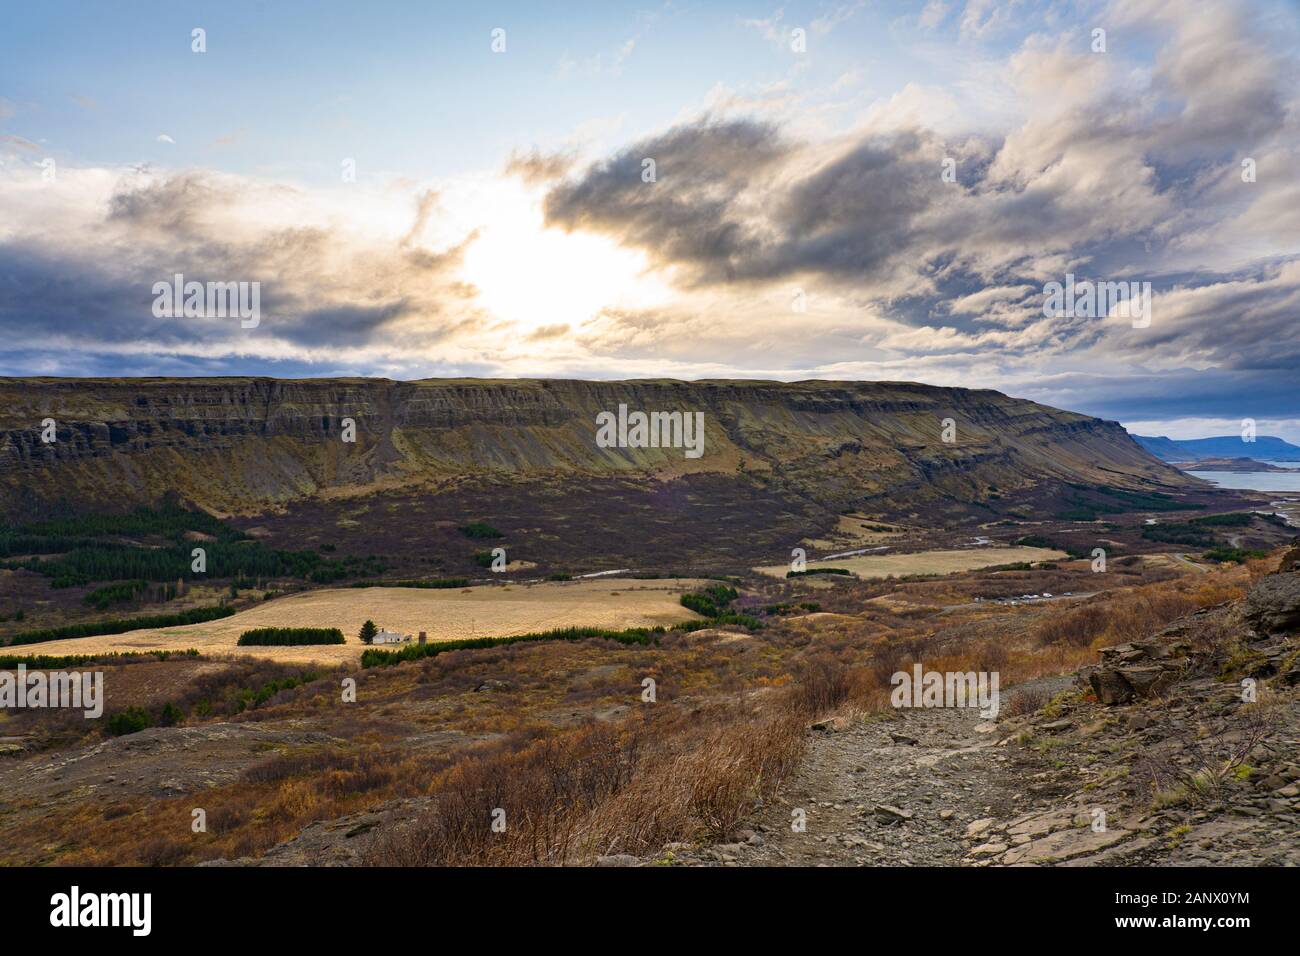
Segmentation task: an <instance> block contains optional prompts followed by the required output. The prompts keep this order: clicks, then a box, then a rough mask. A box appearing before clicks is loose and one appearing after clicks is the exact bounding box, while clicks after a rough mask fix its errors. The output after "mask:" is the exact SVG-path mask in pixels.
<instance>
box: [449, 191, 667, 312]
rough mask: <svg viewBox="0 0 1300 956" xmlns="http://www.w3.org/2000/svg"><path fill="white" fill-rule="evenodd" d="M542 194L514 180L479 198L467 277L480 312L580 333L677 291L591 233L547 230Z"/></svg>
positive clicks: (642, 261)
mask: <svg viewBox="0 0 1300 956" xmlns="http://www.w3.org/2000/svg"><path fill="white" fill-rule="evenodd" d="M540 199H541V195H540V194H539V193H538V192H536V191H534V190H532V189H529V188H528V187H526V186H524V185H522V184H519V183H516V182H514V181H513V180H503V181H500V182H498V183H495V184H493V186H492V187H491V188H490V189H486V190H484V191H482V192H481V193H480V194H479V201H480V202H481V203H482V205H480V206H479V207H478V209H477V213H478V215H479V217H480V218H479V225H478V227H477V228H478V236H477V238H476V239H475V240H474V241H473V242H472V243H471V244H470V246H469V248H468V249H467V250H466V253H465V261H464V267H463V275H464V278H465V280H466V281H467V282H469V283H471V284H472V285H473V286H474V287H475V288H476V289H477V290H478V295H477V301H478V303H479V305H481V306H482V307H483V308H485V309H486V310H488V311H489V312H491V313H492V314H493V315H494V316H495V317H497V318H499V319H501V320H503V321H507V322H513V323H516V324H518V325H519V326H521V327H523V328H525V329H528V330H533V329H537V328H542V327H553V326H556V325H561V324H569V325H573V326H577V325H579V324H581V323H583V322H586V321H587V320H589V319H592V318H594V317H596V316H597V315H599V314H600V312H601V311H602V310H604V309H610V308H637V309H644V308H651V307H653V306H655V305H658V304H661V303H663V302H666V301H668V300H669V299H670V298H671V292H670V290H669V288H668V286H667V284H666V283H665V282H664V281H663V280H662V279H661V278H659V277H658V276H657V275H655V274H652V273H650V272H648V271H647V264H646V257H645V255H644V254H643V253H641V252H637V251H633V250H629V249H625V248H622V247H620V246H619V245H618V244H617V243H615V242H614V241H613V240H611V239H608V238H606V237H604V236H598V235H593V234H591V233H586V232H581V231H576V230H575V231H572V232H566V231H565V230H563V229H558V228H546V227H545V226H544V224H543V215H542V210H541V206H540Z"/></svg>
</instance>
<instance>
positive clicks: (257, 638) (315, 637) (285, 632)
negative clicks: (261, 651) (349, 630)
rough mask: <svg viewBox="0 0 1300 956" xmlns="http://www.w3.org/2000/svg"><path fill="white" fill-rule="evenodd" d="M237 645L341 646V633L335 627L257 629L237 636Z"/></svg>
mask: <svg viewBox="0 0 1300 956" xmlns="http://www.w3.org/2000/svg"><path fill="white" fill-rule="evenodd" d="M366 623H367V624H369V623H370V622H369V621H367V622H366ZM371 626H372V627H373V626H374V625H371ZM362 630H364V628H363V629H362ZM238 643H239V646H240V647H251V646H269V647H282V646H289V645H296V644H342V643H343V632H342V631H340V630H339V629H338V628H337V627H258V628H254V629H253V630H251V631H245V632H244V633H243V634H241V635H239V641H238ZM366 643H369V642H366Z"/></svg>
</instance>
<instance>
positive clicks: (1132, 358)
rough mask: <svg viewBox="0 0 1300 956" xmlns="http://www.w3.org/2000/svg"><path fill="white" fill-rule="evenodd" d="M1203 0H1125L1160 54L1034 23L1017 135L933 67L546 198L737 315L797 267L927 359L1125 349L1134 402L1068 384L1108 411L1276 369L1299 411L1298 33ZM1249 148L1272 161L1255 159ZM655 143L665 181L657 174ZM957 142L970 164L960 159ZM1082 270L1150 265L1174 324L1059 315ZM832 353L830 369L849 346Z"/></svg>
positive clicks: (1067, 358)
mask: <svg viewBox="0 0 1300 956" xmlns="http://www.w3.org/2000/svg"><path fill="white" fill-rule="evenodd" d="M1015 8H1016V4H1010V5H994V4H991V3H982V2H972V3H969V4H967V6H966V9H965V11H964V13H963V18H964V19H963V22H964V24H965V31H966V32H967V33H968V34H970V35H971V36H972V37H975V38H978V37H979V36H982V35H987V34H991V33H995V32H998V31H1000V30H1002V29H1003V28H1004V27H1007V26H1009V22H1008V17H1009V16H1010V15H1011V13H1012V12H1014V10H1015ZM1196 9H1200V8H1199V7H1198V8H1196ZM1191 11H1192V7H1191V6H1187V5H1181V4H1177V3H1174V4H1167V3H1160V4H1155V3H1150V4H1144V3H1138V4H1135V5H1131V6H1130V5H1123V8H1122V20H1117V22H1122V23H1123V24H1125V29H1126V30H1127V29H1133V30H1138V29H1141V30H1144V31H1150V33H1151V34H1152V35H1154V36H1156V37H1158V38H1159V41H1158V44H1157V51H1156V54H1155V57H1154V59H1153V61H1152V66H1151V68H1150V69H1148V70H1145V71H1143V70H1137V69H1134V68H1133V65H1132V64H1131V63H1130V62H1128V61H1126V60H1124V59H1123V58H1122V57H1120V56H1118V55H1115V54H1107V55H1097V54H1094V53H1092V52H1091V50H1090V47H1089V44H1088V35H1087V33H1086V32H1085V31H1082V30H1080V29H1078V28H1075V29H1073V30H1070V31H1067V32H1066V33H1064V34H1059V35H1057V36H1050V35H1048V34H1033V35H1031V36H1029V37H1028V38H1026V40H1025V41H1024V42H1023V44H1022V45H1021V46H1020V48H1019V49H1018V50H1017V51H1016V52H1015V53H1014V54H1013V55H1012V56H1011V57H1010V58H1009V60H1008V61H1007V65H1006V68H1005V70H1004V72H1003V78H1004V80H1005V82H1006V83H1007V84H1008V85H1009V87H1010V88H1011V89H1012V90H1013V91H1014V93H1015V96H1016V97H1017V102H1019V103H1020V104H1021V105H1022V106H1023V107H1024V109H1023V116H1022V118H1021V119H1020V120H1019V121H1018V123H1017V124H1015V125H1012V126H1011V127H1010V128H1008V129H1006V130H1005V131H1004V132H1002V133H1001V134H996V133H984V134H980V135H965V136H962V137H956V138H954V137H952V136H944V135H941V134H940V133H938V132H936V131H935V130H934V129H933V128H931V127H930V126H928V125H927V122H926V121H927V120H928V119H929V120H932V119H933V117H934V116H935V114H936V111H935V110H934V109H933V108H932V107H931V103H935V102H937V103H943V102H944V99H943V98H944V96H945V95H946V94H945V93H944V91H941V90H926V89H922V88H919V87H909V88H906V89H905V90H904V91H901V92H900V93H898V94H895V95H894V96H893V97H892V98H891V100H888V101H880V102H878V103H877V104H875V105H873V106H872V107H871V108H870V109H868V110H867V111H866V112H865V113H864V114H863V121H862V123H861V125H860V126H859V127H858V128H857V129H856V130H855V131H854V132H853V133H851V134H848V135H840V136H836V137H829V138H826V137H823V138H820V139H813V138H800V137H799V136H796V135H794V134H793V133H792V132H791V130H790V129H789V128H788V127H787V126H785V125H782V124H779V123H776V122H773V121H767V120H761V121H760V120H755V119H752V118H745V117H736V116H732V115H730V114H728V115H727V116H725V117H719V116H718V115H717V114H716V113H710V114H706V115H704V116H700V117H698V118H695V119H689V120H687V121H685V122H681V123H679V124H678V125H676V126H674V127H673V128H671V129H669V130H667V131H666V132H662V133H658V134H654V135H651V136H648V137H645V138H644V139H642V140H640V141H638V142H635V143H632V144H631V145H629V146H626V147H624V148H623V149H621V150H620V151H618V152H617V153H614V154H613V155H611V156H609V157H608V158H605V159H603V160H598V161H596V162H594V163H592V164H591V165H590V166H588V167H586V168H585V169H581V170H577V171H575V172H573V173H571V174H570V175H569V177H568V178H566V179H565V180H563V181H562V182H559V183H557V184H555V185H554V186H553V187H552V189H551V191H550V193H549V195H548V197H547V200H546V205H545V209H546V215H547V222H548V223H549V224H551V225H554V226H558V227H561V228H565V229H582V230H588V231H597V232H601V233H603V234H605V235H607V236H609V237H610V238H612V239H614V240H615V241H617V242H619V243H620V244H622V245H625V246H629V247H633V248H636V249H638V250H641V251H643V252H644V253H645V255H646V256H647V257H648V258H649V259H650V260H651V261H652V263H653V264H654V265H655V267H656V268H658V269H660V270H662V271H663V272H665V273H666V274H671V275H673V277H674V280H675V282H676V283H677V286H678V288H679V290H680V291H681V292H682V294H683V295H684V296H695V297H697V298H702V297H704V296H708V297H709V298H710V299H711V306H710V315H711V316H712V318H713V321H714V322H715V323H718V322H721V323H724V324H725V323H727V322H728V319H727V318H726V316H729V315H736V314H738V313H739V312H740V311H741V310H740V306H739V304H738V303H739V302H741V301H748V302H753V301H754V300H755V299H756V298H760V299H762V300H763V301H773V302H779V301H782V300H783V299H786V298H788V295H789V289H791V288H795V287H796V286H797V287H800V288H802V289H804V290H816V293H817V295H818V296H819V297H820V300H821V301H822V302H823V303H824V308H825V309H826V316H827V319H828V320H829V321H830V322H839V323H841V327H843V323H849V324H850V325H851V324H852V323H854V322H855V321H861V319H858V318H855V316H857V317H865V316H866V315H870V316H871V317H872V319H871V322H872V326H871V327H870V328H869V330H868V331H866V332H865V333H864V335H862V336H861V337H860V338H859V339H858V341H857V343H856V348H857V349H858V350H862V349H867V348H872V349H876V350H879V354H880V355H881V356H882V357H884V358H887V359H890V360H892V361H896V362H897V363H898V364H899V367H907V368H912V369H916V370H919V372H921V373H924V374H930V375H933V374H934V372H935V370H936V369H939V368H942V369H943V370H944V374H952V372H953V371H954V370H958V369H966V370H967V371H968V372H969V374H971V375H976V376H979V377H980V378H981V379H982V380H985V381H987V380H989V379H990V378H995V379H1000V380H1002V381H1006V382H1013V383H1017V384H1020V385H1023V384H1025V383H1028V382H1032V378H1031V376H1029V375H1028V374H1027V370H1029V369H1032V368H1035V367H1036V368H1037V369H1039V370H1040V372H1041V369H1042V368H1044V367H1050V368H1053V369H1067V370H1070V374H1072V375H1077V376H1079V378H1078V379H1077V380H1078V381H1097V380H1101V379H1104V380H1105V381H1107V382H1108V383H1111V382H1112V378H1113V376H1114V373H1115V370H1116V369H1117V368H1122V369H1123V370H1124V375H1125V376H1127V379H1126V381H1127V382H1128V384H1127V385H1126V386H1124V387H1116V386H1114V385H1113V383H1112V384H1108V386H1107V388H1108V389H1110V391H1111V392H1113V393H1114V394H1115V395H1117V396H1120V398H1119V399H1117V400H1114V401H1111V400H1106V401H1100V400H1098V399H1097V398H1095V397H1088V396H1086V395H1081V394H1079V393H1078V392H1077V391H1076V390H1075V389H1073V388H1067V386H1066V384H1065V382H1066V381H1067V380H1065V379H1056V380H1054V381H1055V383H1056V384H1055V385H1054V386H1053V387H1054V388H1055V389H1056V391H1055V392H1053V393H1050V394H1056V395H1058V396H1060V397H1063V398H1065V399H1068V400H1069V401H1070V402H1074V403H1075V407H1094V408H1098V409H1107V410H1109V411H1114V410H1115V409H1116V408H1118V407H1119V406H1120V405H1121V404H1122V403H1123V402H1125V401H1134V400H1140V401H1143V402H1154V403H1156V404H1158V405H1160V406H1161V407H1162V408H1166V409H1167V410H1172V409H1174V408H1175V407H1183V408H1191V407H1196V408H1199V409H1203V410H1204V409H1209V408H1210V407H1211V406H1212V405H1214V403H1215V402H1223V401H1226V400H1228V399H1229V397H1230V396H1232V395H1233V394H1234V393H1235V394H1238V395H1240V391H1236V392H1234V390H1240V389H1242V388H1244V387H1248V386H1247V385H1246V383H1248V382H1249V381H1251V380H1252V377H1257V378H1258V380H1259V381H1260V383H1261V390H1260V392H1259V394H1258V396H1256V397H1257V398H1259V400H1260V401H1262V402H1263V401H1266V402H1267V403H1269V404H1270V407H1271V408H1272V412H1271V413H1272V414H1281V411H1280V409H1283V408H1285V409H1288V410H1290V411H1291V412H1296V411H1300V396H1297V395H1296V393H1295V390H1294V389H1290V391H1288V390H1287V389H1286V388H1285V387H1284V385H1285V372H1284V371H1283V370H1284V369H1288V368H1294V367H1296V365H1297V364H1298V363H1300V326H1297V324H1296V323H1295V321H1294V316H1295V315H1296V314H1297V313H1298V312H1300V212H1297V210H1298V209H1300V204H1297V202H1296V200H1297V199H1298V198H1300V184H1297V181H1296V179H1295V177H1294V176H1293V175H1291V172H1290V170H1291V166H1292V165H1293V160H1292V159H1287V158H1284V157H1289V156H1294V155H1295V152H1296V150H1297V148H1300V128H1298V126H1297V117H1300V96H1297V90H1300V84H1297V83H1295V82H1294V80H1295V77H1296V58H1295V54H1294V51H1290V50H1288V49H1287V48H1286V47H1285V45H1283V44H1274V43H1271V42H1270V41H1269V38H1268V37H1266V36H1261V35H1260V33H1259V32H1258V30H1257V28H1256V27H1255V26H1254V25H1253V21H1252V20H1251V18H1249V17H1247V16H1243V15H1242V11H1241V9H1239V8H1235V7H1231V6H1225V7H1224V8H1222V9H1221V8H1216V9H1215V11H1214V12H1213V13H1212V14H1211V13H1208V12H1207V13H1206V15H1205V16H1204V17H1200V16H1191V15H1190V13H1191ZM933 16H935V17H937V16H938V13H934V14H933ZM1117 17H1118V15H1117ZM783 24H784V14H783V13H782V12H781V11H777V12H776V13H775V14H773V15H772V16H770V17H768V18H766V19H764V20H761V21H750V22H749V23H748V25H749V26H750V27H752V28H755V29H758V30H760V32H763V33H764V34H765V35H766V36H768V37H769V39H771V38H775V37H781V36H783V32H782V31H783V29H784V27H783ZM909 100H910V101H909ZM947 105H948V107H949V109H950V110H955V109H956V108H957V107H956V104H955V102H954V101H953V100H952V99H951V97H949V98H948V101H947ZM1243 155H1249V156H1252V157H1254V158H1255V159H1256V162H1257V165H1258V169H1259V170H1263V169H1264V168H1265V166H1267V167H1268V169H1269V174H1268V175H1267V176H1263V175H1261V176H1259V177H1258V178H1257V180H1256V181H1255V182H1244V181H1243V179H1242V176H1241V175H1240V173H1241V165H1240V160H1241V158H1242V156H1243ZM646 158H653V159H654V160H655V164H656V170H657V181H655V182H651V183H647V182H644V181H643V180H642V177H641V170H642V162H643V160H644V159H646ZM945 160H952V161H953V162H954V166H953V168H954V170H955V172H956V176H955V182H947V181H944V180H942V179H941V176H940V171H941V164H942V163H943V162H944V161H945ZM1067 272H1071V273H1075V274H1077V275H1078V277H1079V278H1080V279H1099V280H1104V281H1120V280H1126V281H1146V282H1150V283H1151V285H1152V288H1153V292H1154V302H1153V306H1152V315H1153V321H1152V323H1151V325H1150V327H1148V328H1141V329H1135V328H1132V327H1131V323H1128V322H1125V321H1121V320H1118V319H1116V318H1110V319H1105V318H1103V319H1093V318H1084V317H1072V318H1064V319H1057V318H1052V319H1047V318H1045V317H1044V315H1043V312H1042V305H1043V293H1042V289H1043V284H1044V283H1045V282H1047V281H1050V280H1053V279H1055V280H1058V281H1060V280H1061V279H1063V277H1064V275H1065V273H1067ZM766 318H767V319H770V321H773V322H776V321H778V318H777V316H775V315H771V316H768V317H766ZM670 321H674V320H668V319H665V317H664V316H663V314H662V313H660V314H657V315H656V316H655V317H653V318H646V317H644V316H641V317H635V318H633V317H630V316H627V315H624V316H620V317H618V318H617V319H616V320H613V321H611V322H607V323H605V324H604V326H603V333H602V334H603V335H604V336H605V338H604V340H603V343H604V344H605V345H606V346H609V347H619V348H625V347H627V345H628V344H629V343H632V342H639V341H644V340H646V337H647V336H649V335H652V332H651V330H652V328H654V327H655V326H664V327H672V326H669V324H668V323H669V322H670ZM675 321H679V320H675ZM747 321H748V322H749V323H750V324H749V325H746V326H745V327H746V328H751V329H757V328H759V327H760V326H762V323H763V322H764V321H765V319H764V318H759V319H754V318H753V317H750V318H749V319H748V320H747ZM787 321H788V317H787ZM796 321H798V322H803V323H807V322H808V321H809V320H807V319H799V320H796ZM754 323H757V324H754ZM675 327H676V328H677V329H678V331H680V329H681V326H680V325H678V326H675ZM832 334H838V333H831V332H830V331H829V330H824V329H816V330H814V329H807V328H805V329H804V330H802V331H801V334H800V338H804V337H805V336H810V337H816V336H824V338H823V342H827V343H828V342H830V341H831V340H832V339H831V338H830V336H831V335H832ZM653 338H654V339H655V340H656V341H657V340H658V338H659V336H658V334H657V333H655V334H653ZM987 356H997V360H996V361H997V365H996V366H995V367H990V365H989V362H988V358H987ZM936 357H942V358H943V365H942V366H939V365H936V364H935V363H934V361H933V359H935V358H936ZM809 358H810V359H813V360H814V361H813V363H812V364H813V365H814V368H812V369H811V370H812V371H814V372H815V373H816V374H819V375H824V374H828V371H833V370H834V369H835V368H836V364H835V363H834V362H822V363H816V362H815V356H812V355H810V356H809ZM861 367H862V368H863V369H864V370H867V372H868V374H870V373H871V372H872V370H875V371H876V373H878V371H879V369H880V368H881V364H880V363H879V362H877V363H876V364H874V365H873V364H864V365H863V366H861ZM805 368H806V366H805ZM1211 372H1213V374H1212V375H1211ZM1197 377H1201V378H1204V379H1205V380H1206V381H1209V380H1213V382H1214V383H1215V385H1214V387H1213V388H1212V389H1211V390H1210V391H1209V393H1208V394H1209V395H1210V396H1211V398H1207V399H1204V400H1203V399H1200V398H1195V397H1193V396H1192V395H1191V394H1181V393H1179V392H1178V390H1177V389H1175V390H1174V394H1172V395H1162V394H1161V389H1162V386H1161V384H1160V383H1161V382H1162V381H1164V382H1179V383H1182V384H1186V385H1188V386H1189V387H1190V386H1191V382H1192V381H1193V380H1195V379H1196V378H1197ZM1039 391H1040V393H1041V389H1040V390H1039ZM1044 394H1046V393H1044ZM1050 394H1047V395H1046V397H1049V398H1050Z"/></svg>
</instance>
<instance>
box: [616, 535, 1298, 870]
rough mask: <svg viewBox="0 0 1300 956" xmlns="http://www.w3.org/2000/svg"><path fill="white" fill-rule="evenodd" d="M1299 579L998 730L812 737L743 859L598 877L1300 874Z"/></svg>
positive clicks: (1054, 693) (1121, 650) (1108, 667)
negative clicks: (714, 872)
mask: <svg viewBox="0 0 1300 956" xmlns="http://www.w3.org/2000/svg"><path fill="white" fill-rule="evenodd" d="M1298 563H1300V549H1297V551H1294V552H1292V555H1291V556H1290V557H1289V558H1288V560H1287V561H1285V562H1284V564H1283V568H1284V570H1283V571H1281V572H1279V573H1277V574H1274V575H1270V576H1269V577H1266V578H1264V579H1263V580H1262V581H1261V582H1259V583H1258V584H1257V585H1256V586H1255V588H1254V589H1253V590H1252V592H1251V593H1250V595H1249V597H1248V598H1247V599H1246V601H1244V602H1235V603H1232V604H1227V605H1223V606H1220V607H1215V608H1210V609H1206V610H1203V611H1199V612H1197V613H1195V614H1193V615H1190V616H1188V617H1187V618H1184V619H1183V620H1180V621H1178V622H1176V623H1175V624H1173V625H1172V626H1170V627H1168V628H1166V629H1165V630H1163V631H1161V632H1160V633H1158V634H1156V635H1153V636H1152V637H1151V638H1150V639H1148V640H1144V641H1138V642H1133V643H1130V644H1124V645H1119V646H1115V647H1110V648H1106V649H1105V650H1104V651H1103V652H1102V659H1101V661H1100V663H1098V664H1097V665H1094V666H1090V667H1087V668H1085V669H1083V670H1082V671H1080V672H1078V673H1077V674H1075V675H1073V676H1072V677H1065V678H1059V679H1046V680H1041V681H1036V682H1033V683H1031V684H1027V685H1022V686H1021V687H1019V688H1016V689H1015V690H1013V691H1011V692H1010V693H1009V694H1004V695H1003V699H1004V703H1007V704H1009V706H1007V707H1006V709H1005V710H1004V711H1003V713H1002V714H1000V715H999V718H998V719H997V720H982V719H981V718H980V717H979V716H978V713H977V712H976V711H973V710H951V709H950V710H942V709H934V710H897V711H893V712H889V713H883V714H881V713H875V714H868V715H865V716H863V715H851V716H841V717H837V718H834V719H830V720H826V721H821V722H818V723H817V724H815V725H813V727H812V728H810V731H809V732H810V734H811V736H812V738H813V739H812V741H811V743H810V747H809V750H808V753H807V756H806V758H805V761H804V764H803V767H802V769H801V770H800V771H799V772H798V774H797V775H796V777H795V779H794V780H793V781H792V783H791V784H790V785H789V786H788V787H786V788H785V789H784V791H783V793H782V794H781V795H780V798H779V799H778V800H777V801H776V802H774V803H773V804H772V805H770V806H768V807H767V808H766V809H765V811H764V812H763V814H762V815H761V816H760V818H759V819H758V820H757V821H755V822H754V823H753V824H752V825H751V826H750V827H748V828H746V829H744V830H742V831H741V832H739V833H737V834H736V838H735V840H734V842H729V843H724V844H716V845H711V846H692V845H686V844H674V845H669V846H666V847H664V849H663V852H662V853H661V854H659V855H658V856H656V857H655V858H654V859H652V860H641V859H637V858H634V857H606V858H602V859H601V860H600V861H599V862H600V863H601V864H604V865H640V864H650V863H658V864H675V865H723V866H772V865H791V864H794V865H815V866H823V865H826V866H855V865H856V866H934V865H940V866H999V865H1047V866H1134V865H1161V866H1189V865H1209V866H1261V865H1288V866H1296V865H1300V568H1298V567H1297V564H1298ZM1243 682H1245V683H1244V684H1243ZM1246 688H1249V689H1251V690H1253V694H1254V702H1247V701H1243V690H1244V689H1246ZM1244 696H1246V697H1248V698H1249V697H1251V696H1252V695H1251V694H1250V693H1246V694H1245V695H1244ZM798 811H802V812H803V814H804V816H805V818H806V828H805V829H804V830H803V832H796V830H795V829H794V828H793V827H792V814H795V813H796V812H798Z"/></svg>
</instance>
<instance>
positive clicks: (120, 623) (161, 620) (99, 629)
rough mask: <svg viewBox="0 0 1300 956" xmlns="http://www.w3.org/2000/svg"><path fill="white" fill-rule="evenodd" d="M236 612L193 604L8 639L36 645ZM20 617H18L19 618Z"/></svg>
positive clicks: (186, 621)
mask: <svg viewBox="0 0 1300 956" xmlns="http://www.w3.org/2000/svg"><path fill="white" fill-rule="evenodd" d="M234 613H235V609H234V608H233V607H222V606H216V607H196V608H191V609H190V610H188V611H179V612H177V613H175V614H151V615H149V616H147V617H132V618H119V619H116V620H108V621H87V622H86V623H84V624H66V625H64V626H63V627H47V628H43V629H42V630H39V631H20V632H19V633H17V634H15V635H14V636H13V637H11V638H10V639H9V643H10V644H11V645H13V644H39V643H41V642H42V641H58V640H63V639H64V638H72V637H95V636H97V635H100V634H124V633H126V632H127V631H138V630H142V629H144V628H153V627H179V626H181V625H182V624H201V623H203V622H204V621H215V620H216V619H217V618H222V617H230V615H232V614H234ZM19 620H21V617H20V618H19Z"/></svg>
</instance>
